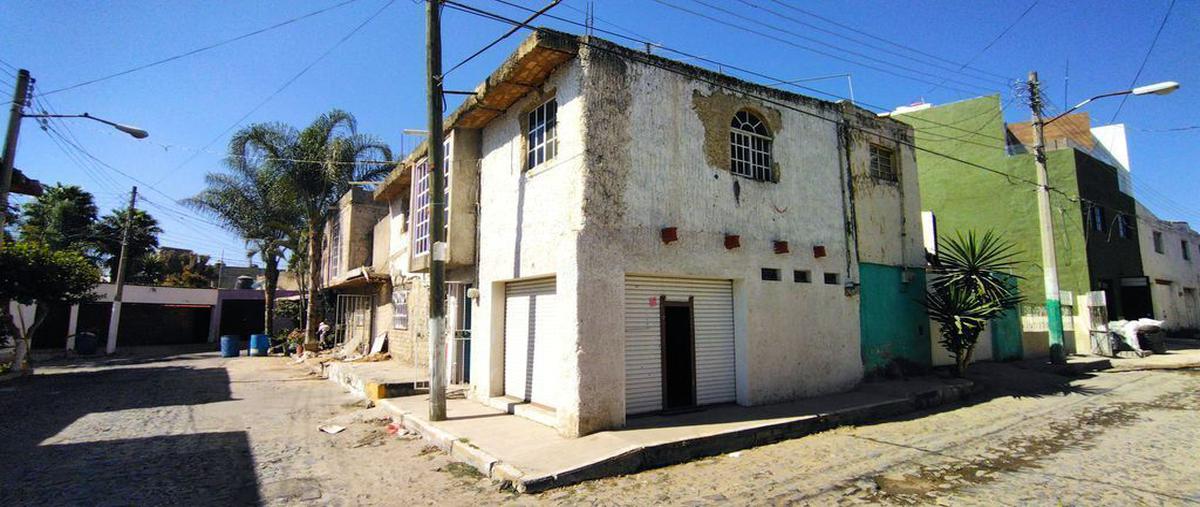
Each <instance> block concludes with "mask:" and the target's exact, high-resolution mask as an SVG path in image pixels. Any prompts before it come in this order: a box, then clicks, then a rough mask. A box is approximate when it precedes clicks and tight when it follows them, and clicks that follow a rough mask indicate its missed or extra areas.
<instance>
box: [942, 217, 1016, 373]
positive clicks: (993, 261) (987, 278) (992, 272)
mask: <svg viewBox="0 0 1200 507" xmlns="http://www.w3.org/2000/svg"><path fill="white" fill-rule="evenodd" d="M1019 255H1020V252H1019V251H1017V249H1016V246H1015V245H1013V244H1012V243H1010V242H1008V241H1005V240H1004V239H1003V238H1001V237H1000V236H999V235H998V234H995V233H994V232H992V231H988V232H987V233H985V234H984V235H983V236H982V237H978V238H977V237H976V235H975V233H974V232H973V231H972V232H968V233H967V235H966V236H965V237H964V236H963V235H962V234H958V235H956V236H955V237H954V238H942V239H940V240H939V241H938V255H937V257H935V258H934V259H933V262H932V267H931V268H930V273H931V274H932V275H933V277H932V279H931V281H930V282H929V288H928V290H927V291H926V293H925V308H926V309H927V310H928V312H929V317H930V318H931V319H933V320H934V321H935V322H937V323H938V327H939V328H940V331H941V338H940V339H939V340H938V343H939V344H941V346H942V348H944V349H946V351H948V352H950V354H952V355H953V356H954V373H955V375H957V376H959V377H962V376H965V375H966V372H967V365H968V364H970V363H971V356H972V355H973V354H974V352H975V344H976V343H977V342H978V341H979V335H980V334H981V333H982V332H983V330H984V329H985V328H986V327H987V323H988V322H989V321H991V320H992V319H995V318H998V317H1000V316H1001V315H1003V314H1004V312H1006V311H1008V310H1011V309H1013V308H1016V306H1017V305H1018V304H1020V302H1021V296H1020V295H1019V293H1018V292H1017V286H1016V280H1017V278H1019V277H1017V276H1016V275H1013V274H1011V272H1012V270H1013V268H1015V267H1016V266H1017V265H1018V264H1019V262H1018V261H1017V260H1016V258H1017V256H1019Z"/></svg>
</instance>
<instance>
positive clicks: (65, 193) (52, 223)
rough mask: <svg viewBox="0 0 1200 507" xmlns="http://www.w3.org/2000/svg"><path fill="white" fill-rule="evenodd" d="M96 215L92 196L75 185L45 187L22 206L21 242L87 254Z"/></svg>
mask: <svg viewBox="0 0 1200 507" xmlns="http://www.w3.org/2000/svg"><path fill="white" fill-rule="evenodd" d="M97 212H98V210H97V208H96V201H95V199H94V198H93V197H92V194H90V193H88V192H87V191H85V190H84V189H82V188H80V187H78V186H76V185H63V184H61V183H59V184H55V185H53V186H50V187H46V190H45V192H44V193H42V195H40V196H38V197H37V198H36V199H34V200H33V201H30V202H27V203H25V204H24V205H23V206H22V207H21V215H22V217H21V225H20V228H19V230H20V233H21V239H22V240H28V241H37V242H40V243H43V244H45V245H46V246H48V247H50V248H51V249H53V250H75V251H79V252H87V251H89V250H91V239H92V238H91V233H92V226H93V225H94V224H95V223H96V216H97Z"/></svg>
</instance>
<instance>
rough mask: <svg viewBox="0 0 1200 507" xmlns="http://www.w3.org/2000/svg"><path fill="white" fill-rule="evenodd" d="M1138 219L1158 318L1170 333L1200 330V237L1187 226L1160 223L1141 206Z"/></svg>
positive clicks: (1138, 210)
mask: <svg viewBox="0 0 1200 507" xmlns="http://www.w3.org/2000/svg"><path fill="white" fill-rule="evenodd" d="M1137 219H1138V224H1137V225H1138V227H1137V230H1138V242H1139V243H1141V249H1142V269H1143V271H1144V272H1145V273H1146V277H1147V278H1148V279H1149V283H1150V299H1151V301H1152V303H1153V305H1154V318H1155V319H1159V320H1164V321H1166V323H1165V324H1164V326H1165V327H1166V328H1167V329H1169V330H1176V331H1179V330H1187V331H1191V332H1196V331H1198V330H1200V293H1198V292H1197V291H1198V290H1200V233H1197V232H1196V231H1194V230H1192V228H1191V227H1189V226H1188V224H1187V222H1169V221H1166V220H1160V219H1159V218H1158V217H1156V216H1154V214H1153V213H1151V212H1150V210H1148V209H1146V208H1145V207H1144V206H1142V205H1141V204H1138V206H1137Z"/></svg>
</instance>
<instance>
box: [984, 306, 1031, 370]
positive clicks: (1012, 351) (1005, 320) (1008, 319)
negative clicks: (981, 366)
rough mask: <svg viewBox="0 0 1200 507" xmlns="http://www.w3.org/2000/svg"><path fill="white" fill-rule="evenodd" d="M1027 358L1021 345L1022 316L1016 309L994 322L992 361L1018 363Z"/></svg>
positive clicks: (1005, 313)
mask: <svg viewBox="0 0 1200 507" xmlns="http://www.w3.org/2000/svg"><path fill="white" fill-rule="evenodd" d="M1023 357H1025V350H1024V347H1022V345H1021V316H1020V313H1019V312H1018V311H1017V310H1016V309H1015V308H1014V309H1012V310H1009V311H1007V312H1004V316H1003V317H1000V318H998V319H995V320H993V321H992V360H993V361H1016V360H1017V359H1021V358H1023Z"/></svg>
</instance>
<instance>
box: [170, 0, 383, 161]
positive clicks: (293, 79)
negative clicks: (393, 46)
mask: <svg viewBox="0 0 1200 507" xmlns="http://www.w3.org/2000/svg"><path fill="white" fill-rule="evenodd" d="M395 1H396V0H388V1H387V3H384V4H383V6H382V7H380V8H379V9H378V10H376V11H375V12H374V13H372V14H371V15H370V16H367V18H366V19H364V20H363V21H362V22H361V23H359V24H358V25H357V26H355V27H354V29H352V30H350V31H349V32H348V33H346V34H345V35H343V36H342V38H340V39H338V41H337V42H336V43H334V44H333V45H332V46H330V47H329V49H326V50H325V52H324V53H321V55H320V56H318V57H317V58H316V59H314V60H312V61H311V62H309V63H308V65H305V66H304V68H302V69H300V72H297V73H296V74H295V75H293V76H292V77H291V78H289V79H288V80H287V81H284V82H283V84H282V85H280V86H279V88H276V89H275V91H274V92H271V94H270V95H267V97H266V98H264V99H263V100H261V101H259V103H258V104H257V105H255V106H254V107H253V108H251V109H250V110H249V111H247V112H246V114H243V115H242V116H241V117H240V118H238V119H237V121H235V122H233V123H232V124H231V125H229V126H228V127H225V130H222V131H221V133H220V134H217V136H216V137H214V138H213V139H212V140H211V141H209V142H208V143H207V144H205V145H204V147H202V148H200V149H201V150H206V149H208V148H209V147H211V146H212V145H213V144H216V142H217V141H220V140H221V138H222V137H224V136H225V134H227V133H229V131H230V130H233V129H235V128H237V126H238V125H241V124H242V122H243V121H245V120H246V118H249V117H250V115H252V114H254V113H255V112H257V111H258V110H259V109H261V108H262V107H263V106H265V105H266V104H267V102H270V101H271V99H274V98H275V97H276V96H277V95H279V94H280V93H282V92H283V91H284V90H286V89H287V88H288V87H289V86H291V85H292V83H295V82H296V80H297V79H300V77H301V76H303V75H304V74H306V73H308V71H309V70H312V68H313V67H315V66H316V65H317V64H318V63H320V62H321V60H324V59H325V57H327V56H329V54H330V53H333V51H334V50H335V49H337V48H338V47H341V45H342V44H344V43H345V42H346V41H348V40H350V38H351V37H353V36H354V34H357V33H358V31H359V30H362V28H363V27H365V26H367V24H368V23H370V22H371V21H372V20H374V19H375V18H376V17H378V16H379V15H380V14H382V13H383V11H384V10H386V9H387V8H388V7H390V6H391V5H392V4H393V3H395ZM198 155H199V152H197V153H196V154H193V155H192V156H190V157H188V158H187V160H184V161H183V162H182V163H180V164H179V165H177V166H175V168H174V169H173V170H171V171H169V172H168V173H167V174H165V175H164V176H163V177H162V178H159V180H158V181H156V182H155V183H156V184H157V183H161V182H162V181H163V180H164V179H166V178H167V177H169V176H170V175H171V174H174V173H176V172H178V171H179V170H180V169H183V166H185V165H188V164H189V163H191V161H193V160H195V159H196V157H197V156H198Z"/></svg>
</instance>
